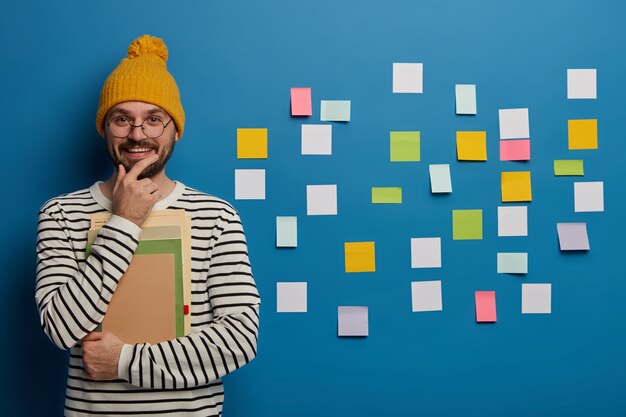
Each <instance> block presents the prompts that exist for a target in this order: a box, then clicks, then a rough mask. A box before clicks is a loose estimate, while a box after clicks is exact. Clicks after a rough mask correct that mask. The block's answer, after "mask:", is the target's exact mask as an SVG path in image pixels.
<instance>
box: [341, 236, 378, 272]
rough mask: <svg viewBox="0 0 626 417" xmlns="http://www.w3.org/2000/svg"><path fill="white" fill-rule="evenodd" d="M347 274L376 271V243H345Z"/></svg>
mask: <svg viewBox="0 0 626 417" xmlns="http://www.w3.org/2000/svg"><path fill="white" fill-rule="evenodd" d="M344 250H345V256H346V272H374V271H376V255H375V249H374V242H346V243H344Z"/></svg>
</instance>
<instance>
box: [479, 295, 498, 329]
mask: <svg viewBox="0 0 626 417" xmlns="http://www.w3.org/2000/svg"><path fill="white" fill-rule="evenodd" d="M475 297H476V321H477V322H479V323H484V322H495V321H496V292H495V291H476V293H475Z"/></svg>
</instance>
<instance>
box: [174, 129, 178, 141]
mask: <svg viewBox="0 0 626 417" xmlns="http://www.w3.org/2000/svg"><path fill="white" fill-rule="evenodd" d="M174 141H175V142H178V130H177V131H176V133H175V134H174Z"/></svg>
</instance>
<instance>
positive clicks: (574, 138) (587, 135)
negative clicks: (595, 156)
mask: <svg viewBox="0 0 626 417" xmlns="http://www.w3.org/2000/svg"><path fill="white" fill-rule="evenodd" d="M567 145H568V149H598V120H597V119H587V120H585V119H582V120H568V121H567Z"/></svg>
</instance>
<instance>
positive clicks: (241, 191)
mask: <svg viewBox="0 0 626 417" xmlns="http://www.w3.org/2000/svg"><path fill="white" fill-rule="evenodd" d="M235 200H265V170H264V169H236V170H235Z"/></svg>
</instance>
